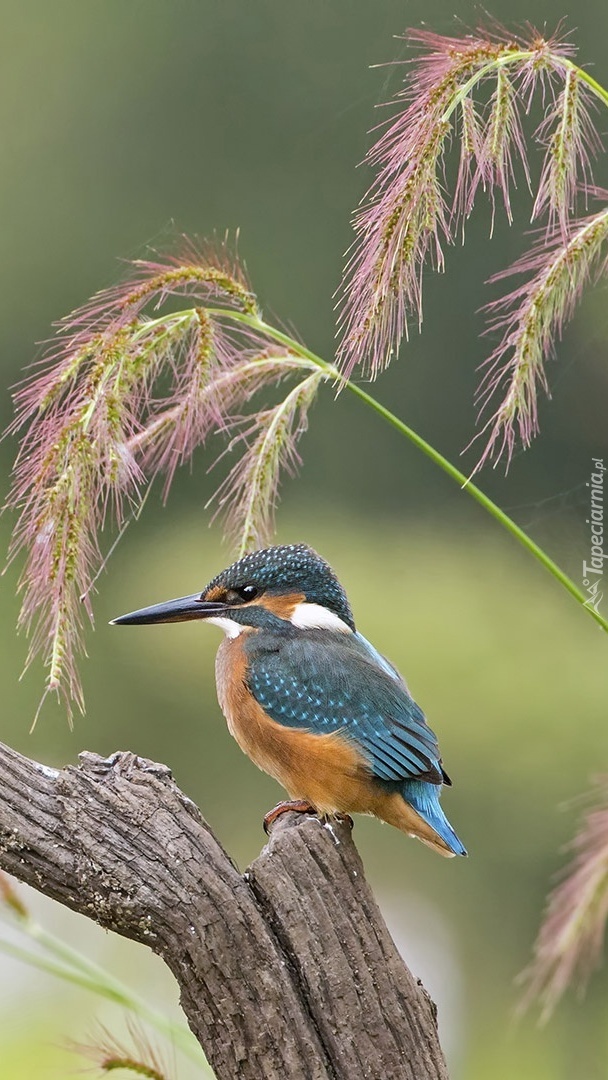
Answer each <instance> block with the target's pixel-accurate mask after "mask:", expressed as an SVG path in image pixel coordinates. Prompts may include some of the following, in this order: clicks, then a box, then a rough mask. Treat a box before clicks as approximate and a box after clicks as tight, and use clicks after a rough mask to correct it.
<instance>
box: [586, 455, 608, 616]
mask: <svg viewBox="0 0 608 1080" xmlns="http://www.w3.org/2000/svg"><path fill="white" fill-rule="evenodd" d="M591 464H592V468H593V471H592V473H591V478H590V480H589V481H588V483H587V487H588V488H589V517H588V518H587V519H586V524H587V525H589V526H590V535H589V538H590V540H591V545H590V551H591V554H590V558H589V562H587V560H586V559H583V585H584V587H585V591H586V592H587V599H586V600H585V607H592V608H593V609H594V611H597V613H598V615H599V610H600V603H601V600H602V597H603V595H604V593H603V590H602V585H603V577H604V559H608V552H606V553H604V473H605V472H606V466H605V465H604V459H603V458H591Z"/></svg>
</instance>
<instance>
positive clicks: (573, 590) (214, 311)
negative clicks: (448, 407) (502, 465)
mask: <svg viewBox="0 0 608 1080" xmlns="http://www.w3.org/2000/svg"><path fill="white" fill-rule="evenodd" d="M607 96H608V95H607ZM208 311H209V314H210V315H216V316H219V317H222V318H226V319H232V320H233V321H235V322H239V323H243V324H244V325H245V326H250V327H251V328H252V329H254V330H258V331H260V332H261V333H264V334H265V335H267V336H268V337H271V338H274V340H275V341H277V342H279V343H280V344H281V345H285V346H286V348H288V349H289V350H290V352H294V353H296V354H297V355H299V356H302V357H305V358H306V359H307V360H310V361H311V362H312V363H313V364H316V365H317V366H318V367H319V368H321V369H322V370H323V371H325V372H326V373H327V374H328V375H330V376H331V377H332V378H333V379H335V381H336V382H337V383H341V384H342V385H343V386H344V387H345V388H346V389H347V390H350V392H351V393H352V394H354V395H355V397H358V398H359V400H360V401H362V402H364V404H365V405H367V406H369V408H370V409H373V410H374V412H376V413H378V415H379V416H381V417H382V418H383V419H384V420H386V422H387V423H389V424H391V426H392V427H394V428H396V430H397V431H399V432H400V433H401V435H403V436H405V438H406V439H409V441H410V442H411V443H413V444H414V446H416V447H417V448H418V450H421V451H422V453H423V454H425V455H426V457H428V458H430V460H431V461H432V462H433V463H434V464H435V465H437V466H438V468H440V469H441V470H442V471H443V472H444V473H446V474H447V476H449V477H451V479H452V480H455V481H456V483H457V484H458V485H459V487H460V488H461V489H462V490H463V491H466V492H467V493H468V494H469V495H470V496H471V498H473V499H475V501H476V502H478V503H479V505H480V506H483V508H484V510H486V511H487V512H488V513H489V514H491V516H492V517H493V518H494V519H495V520H496V521H498V522H499V523H500V525H502V527H503V528H504V529H506V531H507V532H508V533H510V535H511V536H512V537H514V539H515V540H517V541H518V543H519V544H521V546H522V547H524V548H525V549H526V551H528V552H529V553H530V555H532V556H533V557H534V558H535V559H537V561H538V562H539V563H540V564H541V566H544V568H545V570H547V571H548V572H549V573H550V574H551V575H552V577H554V578H555V580H556V581H559V583H560V585H562V586H563V588H564V589H566V591H567V592H569V593H570V595H571V596H573V597H574V599H575V600H577V601H578V603H579V604H581V606H582V607H583V608H584V610H585V611H586V612H588V614H589V615H590V616H591V618H592V619H595V621H596V622H597V623H598V624H599V625H600V626H601V627H602V629H603V630H605V631H607V632H608V620H606V619H604V618H603V616H602V615H600V614H599V612H598V611H596V610H595V608H593V607H590V606H589V605H588V604H587V603H586V597H585V595H584V593H583V592H581V590H580V589H579V588H578V586H577V585H575V583H574V582H573V581H572V579H571V578H569V577H568V575H567V574H566V573H565V572H564V571H563V570H562V569H561V567H559V566H558V565H557V563H556V562H554V560H553V559H551V558H550V557H549V555H547V553H546V551H544V550H543V548H541V547H539V545H538V544H536V543H535V542H534V540H532V539H531V538H530V537H529V536H528V534H527V533H526V532H524V530H523V529H521V528H520V527H519V525H516V523H515V522H514V521H513V519H512V518H510V517H509V515H508V514H506V513H505V512H504V510H501V509H500V507H499V506H497V504H496V503H495V502H493V501H492V499H490V498H489V497H488V496H487V495H486V494H485V493H484V492H483V491H482V490H481V489H480V488H478V487H477V485H476V484H473V483H471V481H470V480H469V479H468V477H467V476H465V474H464V473H463V472H461V471H460V469H457V468H456V466H455V465H452V463H451V461H448V459H447V458H446V457H444V456H443V454H440V453H439V451H438V450H436V449H435V447H434V446H432V445H431V444H430V443H429V442H427V441H426V439H423V438H422V436H421V435H418V433H417V432H416V431H414V430H413V428H411V427H409V425H408V424H406V423H404V421H403V420H400V419H399V417H398V416H395V414H394V413H392V412H391V411H390V409H387V408H386V407H385V406H384V405H382V404H381V403H380V402H379V401H377V400H376V398H374V397H372V395H371V394H368V393H367V391H366V390H363V389H362V388H361V387H360V386H358V385H357V384H356V383H354V382H351V380H350V379H347V380H345V379H344V378H343V376H342V375H341V374H340V372H339V371H338V370H337V368H335V367H334V366H333V365H332V364H329V363H328V362H327V361H326V360H324V359H323V358H322V357H321V356H318V355H317V354H316V353H314V352H312V350H311V349H308V348H306V346H305V345H302V344H300V342H299V341H296V340H295V338H292V337H290V336H289V335H288V334H286V333H284V332H283V331H282V330H279V329H277V328H276V327H274V326H272V325H270V324H269V323H267V322H265V321H264V320H263V319H261V318H259V317H257V316H255V315H246V314H243V313H241V312H235V311H230V310H227V309H224V308H210V309H208Z"/></svg>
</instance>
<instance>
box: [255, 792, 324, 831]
mask: <svg viewBox="0 0 608 1080" xmlns="http://www.w3.org/2000/svg"><path fill="white" fill-rule="evenodd" d="M290 810H291V811H292V812H293V813H295V814H316V812H317V811H316V809H315V807H314V806H313V805H312V803H309V802H308V801H307V800H306V799H292V800H291V801H289V800H286V801H285V802H280V803H277V805H276V806H274V807H273V808H272V810H269V811H268V813H267V814H265V816H264V832H265V833H266V835H267V836H268V835H270V827H271V825H274V823H275V821H276V820H277V818H278V817H280V816H281V814H287V813H289V811H290Z"/></svg>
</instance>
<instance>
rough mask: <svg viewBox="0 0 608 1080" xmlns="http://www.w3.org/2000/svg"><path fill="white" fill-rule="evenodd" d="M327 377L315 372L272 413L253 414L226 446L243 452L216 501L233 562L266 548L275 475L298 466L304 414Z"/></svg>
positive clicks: (271, 525) (275, 495)
mask: <svg viewBox="0 0 608 1080" xmlns="http://www.w3.org/2000/svg"><path fill="white" fill-rule="evenodd" d="M326 378H327V375H326V374H325V373H324V372H323V371H320V370H319V369H318V368H317V369H316V370H313V372H312V374H310V375H308V377H307V378H305V379H303V380H302V382H300V383H298V384H297V386H295V387H294V389H293V390H290V392H289V393H288V394H287V396H286V397H285V398H284V400H283V401H281V402H280V403H279V404H278V405H276V406H275V407H274V408H273V409H268V410H266V411H265V412H262V413H259V414H258V415H257V416H256V417H255V420H254V423H253V424H252V425H250V426H247V428H246V430H245V431H243V432H240V433H239V434H238V435H237V436H236V437H235V438H234V439H233V440H232V442H231V443H230V446H229V448H228V452H231V451H232V450H233V449H234V448H235V447H239V446H240V445H241V444H242V443H245V445H247V447H248V448H247V450H246V451H245V453H244V454H243V455H242V456H241V458H240V460H239V461H237V463H236V464H235V465H234V467H233V468H232V469H231V471H230V473H229V474H228V476H227V477H226V480H225V481H224V483H223V484H222V485H221V487H220V488H219V490H218V492H217V494H216V496H215V497H214V498H216V500H217V503H218V506H219V508H220V509H221V510H224V511H226V517H227V523H228V528H229V532H230V533H231V535H232V536H233V538H234V540H235V546H236V550H237V553H238V554H237V557H238V558H240V557H241V556H242V555H244V554H245V553H246V552H247V551H251V550H254V549H255V548H258V547H264V545H265V544H268V543H269V541H270V539H271V537H272V534H273V532H274V511H275V507H276V503H277V499H278V489H279V482H280V478H281V473H282V472H283V471H284V470H285V471H287V472H288V473H292V474H293V472H294V471H295V469H296V468H297V467H298V465H299V464H300V458H299V455H298V452H297V441H298V438H299V437H300V435H302V434H303V432H304V431H305V430H306V427H307V423H308V410H309V409H310V406H311V405H312V403H313V401H314V399H315V397H316V394H317V391H318V389H319V385H320V383H321V382H322V381H323V380H324V379H326Z"/></svg>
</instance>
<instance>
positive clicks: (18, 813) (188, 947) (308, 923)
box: [0, 744, 447, 1080]
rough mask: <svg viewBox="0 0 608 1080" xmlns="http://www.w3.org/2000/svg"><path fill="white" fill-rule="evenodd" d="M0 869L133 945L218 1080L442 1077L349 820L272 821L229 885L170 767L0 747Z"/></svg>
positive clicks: (419, 1003) (423, 1001)
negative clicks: (47, 758)
mask: <svg viewBox="0 0 608 1080" xmlns="http://www.w3.org/2000/svg"><path fill="white" fill-rule="evenodd" d="M0 868H1V869H3V870H5V871H7V872H8V873H10V874H13V875H14V877H16V878H18V879H19V880H20V881H23V882H26V883H27V884H28V885H32V886H33V887H34V888H35V889H38V890H39V891H40V892H42V893H44V894H45V895H47V896H51V897H53V898H54V899H55V900H58V901H59V902H60V903H62V904H65V905H66V906H67V907H70V908H72V909H73V910H74V911H78V912H80V913H82V914H84V915H87V916H88V917H89V918H91V919H94V920H95V921H96V922H98V923H100V924H101V925H102V926H105V927H107V928H109V929H111V930H115V931H116V932H117V933H118V934H122V935H123V936H125V937H129V938H133V939H134V940H136V941H140V942H142V943H143V944H145V945H148V946H149V947H150V948H151V949H153V950H154V952H156V953H158V954H159V955H160V956H162V958H163V959H164V960H165V962H166V963H167V965H168V966H169V967H170V969H171V971H172V972H173V974H174V975H175V978H176V979H177V982H178V984H179V987H180V992H181V1003H182V1006H183V1009H184V1012H185V1014H186V1016H187V1019H188V1022H189V1024H190V1027H191V1028H192V1030H193V1032H194V1034H195V1035H196V1037H197V1039H198V1040H199V1042H200V1043H201V1046H202V1047H203V1049H204V1051H205V1053H206V1055H207V1058H208V1060H209V1062H210V1063H211V1065H212V1067H213V1069H214V1070H215V1073H216V1076H217V1077H218V1080H237V1078H238V1080H266V1078H268V1080H358V1078H359V1077H369V1078H372V1080H446V1078H447V1071H446V1068H445V1063H444V1059H443V1055H442V1052H441V1048H440V1045H439V1041H438V1037H437V1025H436V1010H435V1007H434V1005H433V1003H432V1002H431V1000H430V998H429V997H428V995H427V994H426V992H425V990H424V988H423V987H422V985H421V983H420V982H419V981H418V980H416V979H415V978H414V977H413V976H412V975H411V973H410V972H409V971H408V969H407V968H406V966H405V965H404V963H403V961H402V960H401V958H400V956H399V954H398V953H397V950H396V948H395V945H394V943H393V941H392V939H391V937H390V935H389V933H388V930H387V928H386V926H385V924H384V921H383V919H382V916H381V915H380V912H379V910H378V907H377V905H376V903H375V901H374V898H373V896H372V893H371V891H370V889H369V887H368V885H367V883H366V881H365V877H364V873H363V867H362V864H361V860H360V859H359V856H358V853H357V851H356V849H355V847H354V844H353V842H352V838H351V832H350V827H349V826H348V825H347V824H333V823H332V824H331V825H323V824H322V823H321V822H320V821H319V820H318V819H316V818H311V817H308V818H307V817H304V816H303V815H299V814H291V813H290V814H285V815H283V816H282V817H281V818H279V819H278V821H277V822H276V824H275V825H274V827H273V829H272V832H271V836H270V840H269V842H268V844H267V845H266V846H265V848H264V849H263V851H262V853H261V855H260V856H259V857H258V858H257V859H256V860H255V862H254V863H253V864H252V866H251V867H250V868H249V869H248V870H247V871H246V872H245V873H244V874H241V873H240V872H239V870H238V869H237V867H236V866H235V865H234V863H233V862H232V860H231V859H230V857H229V856H228V855H227V854H226V852H225V851H224V849H223V848H222V846H221V844H220V843H219V842H218V840H217V839H216V837H215V836H214V835H213V833H212V832H211V830H210V828H209V826H208V825H207V823H206V821H205V820H204V819H203V817H202V816H201V814H200V811H199V810H198V809H197V807H196V806H195V805H194V803H192V802H191V801H190V799H188V798H187V797H186V796H185V795H184V794H183V793H182V792H181V791H180V790H179V788H178V787H177V785H176V784H175V783H174V781H173V779H172V777H171V773H170V771H169V769H168V768H167V767H166V766H164V765H159V764H155V763H154V762H151V761H148V760H146V759H144V758H139V757H137V756H136V755H134V754H131V753H124V752H118V753H116V754H113V755H112V756H111V757H110V758H107V759H106V758H101V757H98V756H97V755H96V754H91V753H83V754H81V755H80V764H79V765H78V766H71V765H69V766H67V767H66V768H64V769H62V770H60V771H56V770H53V769H48V768H46V767H45V766H42V765H39V764H38V763H36V762H34V761H31V760H29V759H28V758H26V757H23V756H22V755H20V754H18V753H16V752H15V751H14V750H11V749H9V748H8V747H5V746H3V745H2V744H0Z"/></svg>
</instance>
